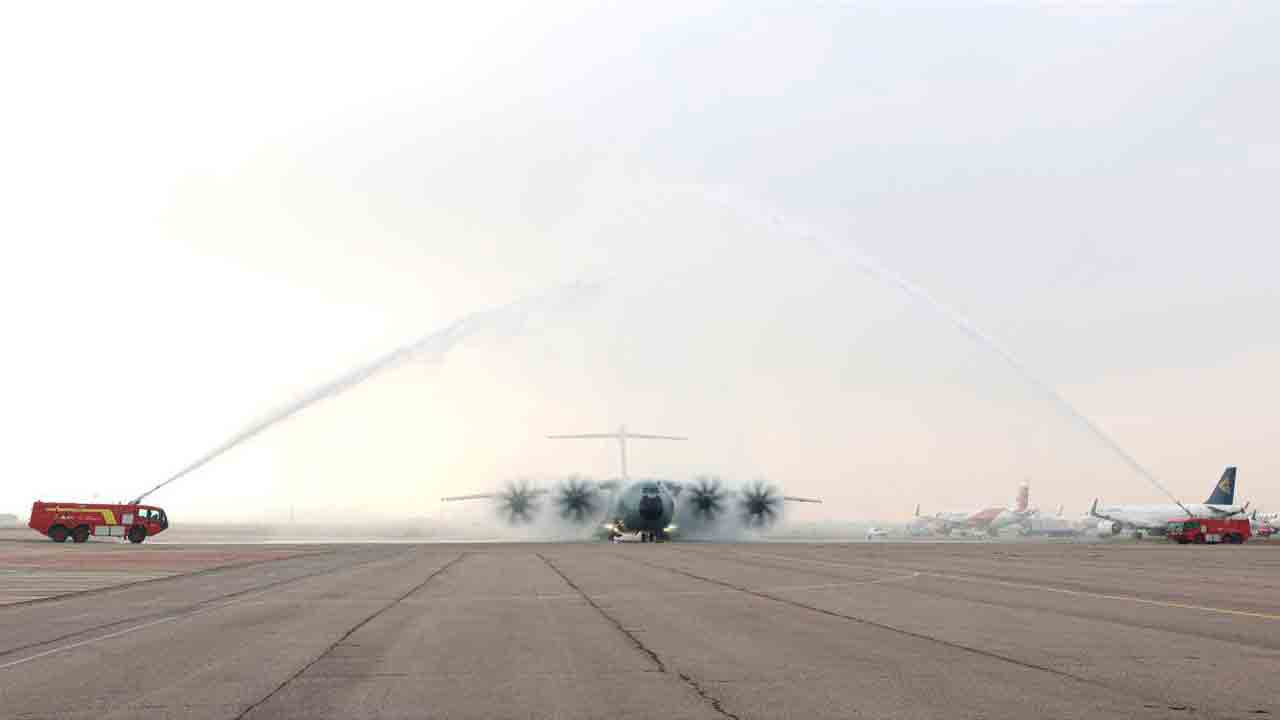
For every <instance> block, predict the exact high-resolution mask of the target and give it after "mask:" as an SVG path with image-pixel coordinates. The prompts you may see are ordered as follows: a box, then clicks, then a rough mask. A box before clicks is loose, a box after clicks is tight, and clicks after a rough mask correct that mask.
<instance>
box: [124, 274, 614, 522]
mask: <svg viewBox="0 0 1280 720" xmlns="http://www.w3.org/2000/svg"><path fill="white" fill-rule="evenodd" d="M598 289H599V286H598V285H596V284H594V283H590V282H576V283H571V284H568V285H564V286H560V287H557V288H555V289H553V290H550V291H548V292H545V293H542V294H540V295H536V296H533V297H530V298H525V299H522V300H517V301H515V302H513V303H510V304H508V305H504V306H502V307H498V308H494V309H491V310H484V311H481V312H476V313H471V314H470V315H465V316H463V317H461V318H459V319H458V320H456V321H454V322H453V324H451V325H449V326H447V327H445V328H444V329H442V330H437V331H435V332H433V333H431V334H429V335H426V336H423V337H421V338H419V339H417V340H414V341H413V342H410V343H407V344H405V345H402V346H400V347H398V348H396V349H394V350H392V351H391V352H388V353H386V354H384V355H381V356H379V357H377V358H375V359H374V360H372V361H370V362H367V363H365V364H363V365H360V366H358V367H356V368H355V369H353V370H350V371H348V372H346V373H343V374H342V375H339V376H338V377H336V378H334V379H333V380H330V381H329V382H326V383H324V384H323V385H320V386H318V387H316V388H314V389H312V390H311V391H309V392H307V393H304V394H303V395H301V396H299V397H298V398H297V399H295V400H293V401H291V402H289V403H287V404H285V405H282V406H280V407H279V408H277V409H275V410H274V411H272V412H270V413H268V414H266V415H265V416H263V417H262V418H260V419H258V420H256V421H254V422H253V423H250V424H249V425H248V426H247V427H245V428H244V429H242V430H241V431H240V432H237V433H236V434H234V435H232V436H231V437H230V438H228V439H227V440H226V441H224V442H223V443H222V444H221V445H218V446H217V447H215V448H213V449H212V450H210V451H209V452H207V453H205V454H204V455H201V456H200V457H199V458H197V459H196V460H195V461H194V462H192V463H191V464H189V465H187V466H186V467H184V468H182V469H181V470H179V471H178V472H176V473H174V474H173V475H170V476H169V477H168V478H167V479H165V481H164V482H162V483H160V484H159V485H156V486H155V487H153V488H151V489H150V490H148V491H146V492H144V493H142V494H141V495H139V496H138V497H136V498H134V499H133V500H132V501H131V502H132V503H134V504H136V503H140V502H142V500H143V499H144V498H146V497H147V496H148V495H150V494H152V493H154V492H155V491H157V490H159V489H160V488H162V487H164V486H166V485H168V484H169V483H172V482H173V481H175V480H178V479H180V478H182V477H184V476H186V475H189V474H191V473H192V472H195V471H196V470H198V469H200V468H201V467H203V466H205V465H207V464H208V463H210V462H212V461H213V460H214V459H216V458H218V457H219V456H220V455H222V454H224V453H226V452H227V451H229V450H231V449H232V448H234V447H236V446H237V445H240V444H241V443H243V442H245V441H246V440H249V439H250V438H252V437H254V436H255V435H258V434H260V433H262V432H264V431H265V430H267V429H269V428H271V427H272V426H274V425H276V424H277V423H280V422H283V421H284V420H287V419H288V418H290V417H292V416H293V415H296V414H297V413H299V412H301V411H302V410H305V409H306V408H308V407H310V406H312V405H314V404H316V403H318V402H320V401H321V400H324V399H326V398H330V397H333V396H335V395H338V394H339V393H341V392H343V391H345V390H348V389H350V388H352V387H354V386H356V385H359V384H360V383H362V382H364V381H365V380H368V379H369V378H371V377H373V376H374V375H377V374H378V373H381V372H383V371H385V370H389V369H391V368H393V367H396V366H398V365H401V364H403V363H405V362H408V361H409V360H412V359H415V358H421V357H423V356H428V357H430V358H431V359H433V360H439V359H441V358H443V357H444V355H445V354H446V353H448V352H449V351H450V350H452V349H453V348H454V347H456V346H457V345H458V343H460V342H462V341H463V340H465V339H467V338H468V337H470V336H472V335H475V334H476V333H479V332H483V331H485V330H491V329H509V328H511V327H512V326H513V325H514V326H515V327H517V328H518V327H520V326H522V325H523V324H524V322H525V320H526V319H527V317H528V315H529V313H531V312H533V311H535V310H539V309H546V308H555V307H558V306H562V305H563V304H564V303H566V302H567V301H569V300H574V299H578V298H581V297H584V296H586V295H589V294H591V293H594V292H596V291H597V290H598Z"/></svg>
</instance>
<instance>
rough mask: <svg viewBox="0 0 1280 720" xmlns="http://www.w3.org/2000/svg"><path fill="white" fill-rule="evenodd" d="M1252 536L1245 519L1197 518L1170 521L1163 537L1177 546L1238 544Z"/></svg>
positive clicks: (1247, 521)
mask: <svg viewBox="0 0 1280 720" xmlns="http://www.w3.org/2000/svg"><path fill="white" fill-rule="evenodd" d="M1251 534H1252V532H1251V531H1250V528H1249V520H1248V519H1247V518H1197V519H1192V520H1187V519H1185V518H1184V519H1182V520H1170V521H1169V525H1168V526H1167V527H1166V529H1165V537H1167V538H1169V539H1170V540H1174V541H1176V542H1177V543H1178V544H1179V545H1186V544H1187V543H1233V544H1237V545H1238V544H1240V543H1242V542H1244V541H1246V540H1248V539H1249V536H1250V535H1251Z"/></svg>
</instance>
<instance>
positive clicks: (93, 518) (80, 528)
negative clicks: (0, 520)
mask: <svg viewBox="0 0 1280 720" xmlns="http://www.w3.org/2000/svg"><path fill="white" fill-rule="evenodd" d="M27 525H28V526H29V527H30V528H31V529H32V530H35V531H36V532H38V533H40V534H41V535H47V536H48V537H49V539H50V540H52V541H54V542H56V543H61V542H66V541H67V538H71V540H72V541H73V542H78V543H82V542H85V541H86V540H88V539H89V536H91V535H92V536H96V537H119V538H128V539H129V542H131V543H134V544H137V543H140V542H142V541H143V540H146V539H147V538H148V537H150V536H152V535H155V534H156V533H159V532H163V531H164V530H165V529H166V528H168V527H169V518H168V516H166V515H165V514H164V510H162V509H161V508H158V507H155V506H154V505H138V504H124V505H111V504H104V503H89V504H85V503H70V502H43V501H40V500H37V501H35V502H34V503H32V504H31V520H30V521H28V522H27Z"/></svg>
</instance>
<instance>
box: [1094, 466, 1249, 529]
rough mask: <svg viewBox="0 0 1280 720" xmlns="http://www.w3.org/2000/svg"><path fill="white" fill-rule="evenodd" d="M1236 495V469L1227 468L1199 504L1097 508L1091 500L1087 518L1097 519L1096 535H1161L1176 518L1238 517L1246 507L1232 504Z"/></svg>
mask: <svg viewBox="0 0 1280 720" xmlns="http://www.w3.org/2000/svg"><path fill="white" fill-rule="evenodd" d="M1235 496H1236V468H1235V467H1234V466H1233V467H1228V468H1227V469H1226V470H1224V471H1222V478H1221V479H1220V480H1218V484H1217V485H1215V486H1214V487H1213V492H1212V493H1210V494H1209V499H1207V500H1205V501H1204V502H1203V503H1191V504H1189V505H1183V504H1182V503H1176V504H1173V505H1109V506H1104V507H1098V500H1097V499H1096V498H1095V499H1094V501H1093V506H1092V507H1090V508H1089V515H1090V516H1091V517H1094V518H1097V519H1098V521H1099V522H1098V526H1097V527H1098V535H1103V536H1105V535H1119V534H1120V533H1121V532H1124V531H1126V530H1128V531H1130V532H1132V533H1133V536H1134V537H1135V538H1140V537H1142V534H1143V533H1147V534H1150V535H1164V531H1165V528H1166V527H1167V525H1168V523H1169V521H1170V520H1174V519H1177V518H1180V517H1190V518H1215V517H1217V518H1221V517H1231V516H1232V515H1241V514H1243V513H1244V512H1245V510H1246V509H1247V508H1248V507H1249V504H1248V503H1245V504H1244V505H1234V504H1233V503H1234V502H1235Z"/></svg>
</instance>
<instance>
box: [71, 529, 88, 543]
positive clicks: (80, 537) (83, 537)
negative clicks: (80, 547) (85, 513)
mask: <svg viewBox="0 0 1280 720" xmlns="http://www.w3.org/2000/svg"><path fill="white" fill-rule="evenodd" d="M71 539H72V540H74V541H76V542H78V543H82V542H86V541H88V539H89V526H88V525H81V526H79V527H77V528H76V529H75V530H72V531H71Z"/></svg>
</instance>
